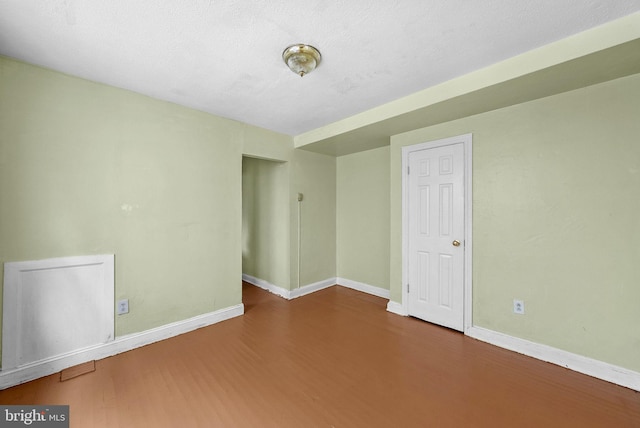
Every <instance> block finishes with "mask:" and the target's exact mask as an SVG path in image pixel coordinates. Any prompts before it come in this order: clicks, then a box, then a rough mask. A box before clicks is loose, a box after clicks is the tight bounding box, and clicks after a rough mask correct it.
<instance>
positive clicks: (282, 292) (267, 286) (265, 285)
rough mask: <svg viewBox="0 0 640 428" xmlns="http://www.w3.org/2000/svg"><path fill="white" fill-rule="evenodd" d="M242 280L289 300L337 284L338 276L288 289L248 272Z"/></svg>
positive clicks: (243, 275)
mask: <svg viewBox="0 0 640 428" xmlns="http://www.w3.org/2000/svg"><path fill="white" fill-rule="evenodd" d="M242 280H243V281H246V282H248V283H249V284H252V285H255V286H256V287H260V288H262V289H263V290H267V291H269V292H271V293H273V294H275V295H277V296H280V297H283V298H285V299H287V300H291V299H295V298H297V297H300V296H305V295H307V294H310V293H313V292H315V291H319V290H322V289H324V288H328V287H332V286H334V285H336V278H327V279H325V280H323V281H318V282H314V283H313V284H307V285H305V286H302V287H300V288H294V289H293V290H287V289H286V288H282V287H278V286H277V285H274V284H271V283H270V282H268V281H265V280H264V279H260V278H256V277H255V276H251V275H247V274H246V273H243V274H242Z"/></svg>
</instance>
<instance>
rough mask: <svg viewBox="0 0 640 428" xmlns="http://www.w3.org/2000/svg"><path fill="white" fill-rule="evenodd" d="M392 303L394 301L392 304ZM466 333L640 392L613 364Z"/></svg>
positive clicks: (636, 380) (500, 336) (638, 381)
mask: <svg viewBox="0 0 640 428" xmlns="http://www.w3.org/2000/svg"><path fill="white" fill-rule="evenodd" d="M389 303H392V302H389ZM465 334H466V335H467V336H469V337H473V338H474V339H478V340H481V341H483V342H487V343H490V344H492V345H496V346H499V347H501V348H505V349H509V350H511V351H515V352H518V353H520V354H524V355H527V356H529V357H533V358H537V359H539V360H542V361H546V362H549V363H552V364H556V365H558V366H562V367H566V368H568V369H570V370H574V371H577V372H580V373H583V374H586V375H589V376H593V377H596V378H598V379H602V380H606V381H607V382H611V383H615V384H617V385H621V386H624V387H627V388H630V389H633V390H636V391H640V373H638V372H634V371H632V370H629V369H625V368H623V367H619V366H615V365H613V364H609V363H605V362H602V361H598V360H594V359H592V358H588V357H583V356H582V355H577V354H573V353H571V352H567V351H563V350H561V349H557V348H553V347H551V346H547V345H542V344H539V343H535V342H530V341H528V340H525V339H520V338H518V337H514V336H509V335H507V334H504V333H499V332H496V331H493V330H488V329H485V328H482V327H470V328H468V329H467V330H466V331H465Z"/></svg>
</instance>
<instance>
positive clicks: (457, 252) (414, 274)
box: [408, 143, 465, 331]
mask: <svg viewBox="0 0 640 428" xmlns="http://www.w3.org/2000/svg"><path fill="white" fill-rule="evenodd" d="M408 190H409V198H408V210H409V212H408V221H409V266H408V268H409V292H408V311H409V315H412V316H416V317H418V318H421V319H424V320H426V321H429V322H433V323H435V324H440V325H443V326H446V327H449V328H453V329H456V330H460V331H462V330H463V328H464V201H465V198H464V145H463V143H456V144H451V145H446V146H440V147H435V148H430V149H424V150H419V151H415V152H411V153H410V154H409V177H408ZM454 241H459V242H460V243H461V244H460V245H459V246H455V245H454Z"/></svg>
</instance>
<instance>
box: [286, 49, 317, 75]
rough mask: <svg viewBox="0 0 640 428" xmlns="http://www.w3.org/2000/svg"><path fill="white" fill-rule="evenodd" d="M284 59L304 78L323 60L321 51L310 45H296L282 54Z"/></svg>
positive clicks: (292, 69)
mask: <svg viewBox="0 0 640 428" xmlns="http://www.w3.org/2000/svg"><path fill="white" fill-rule="evenodd" d="M282 59H283V60H284V62H285V64H287V66H288V67H289V68H290V69H291V71H293V72H294V73H296V74H298V75H300V77H302V76H304V75H305V74H308V73H310V72H312V71H313V70H314V69H315V68H316V67H317V66H318V64H320V60H321V59H322V55H320V51H318V49H316V48H314V47H313V46H310V45H304V44H296V45H291V46H289V47H287V48H286V49H285V50H284V51H283V52H282Z"/></svg>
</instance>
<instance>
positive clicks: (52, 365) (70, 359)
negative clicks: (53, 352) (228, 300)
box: [0, 303, 244, 389]
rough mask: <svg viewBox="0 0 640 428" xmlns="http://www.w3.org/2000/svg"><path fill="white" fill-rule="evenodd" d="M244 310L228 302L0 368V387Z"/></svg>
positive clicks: (221, 318) (99, 357)
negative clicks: (114, 337)
mask: <svg viewBox="0 0 640 428" xmlns="http://www.w3.org/2000/svg"><path fill="white" fill-rule="evenodd" d="M243 314H244V305H243V304H242V303H240V304H238V305H235V306H230V307H228V308H224V309H220V310H217V311H214V312H210V313H208V314H203V315H197V316H195V317H192V318H188V319H186V320H182V321H177V322H174V323H171V324H166V325H163V326H160V327H156V328H153V329H150V330H146V331H143V332H140V333H133V334H128V335H126V336H120V337H116V339H115V340H113V341H112V342H108V343H104V344H100V345H94V346H90V347H87V348H83V349H78V350H75V351H73V352H69V353H67V354H64V355H59V356H56V357H53V358H49V359H47V360H42V361H38V362H37V363H33V364H27V365H24V366H20V367H18V368H16V369H12V370H7V371H4V370H2V371H0V389H6V388H9V387H12V386H15V385H19V384H21V383H24V382H28V381H30V380H34V379H37V378H40V377H43V376H49V375H51V374H54V373H57V372H59V371H61V370H64V369H66V368H69V367H73V366H75V365H78V364H82V363H86V362H87V361H92V360H100V359H102V358H106V357H110V356H112V355H116V354H120V353H122V352H126V351H130V350H132V349H135V348H139V347H141V346H145V345H149V344H151V343H154V342H159V341H161V340H164V339H168V338H170V337H174V336H178V335H180V334H184V333H187V332H190V331H192V330H196V329H198V328H202V327H207V326H209V325H212V324H216V323H219V322H222V321H225V320H228V319H231V318H234V317H237V316H240V315H243Z"/></svg>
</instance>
